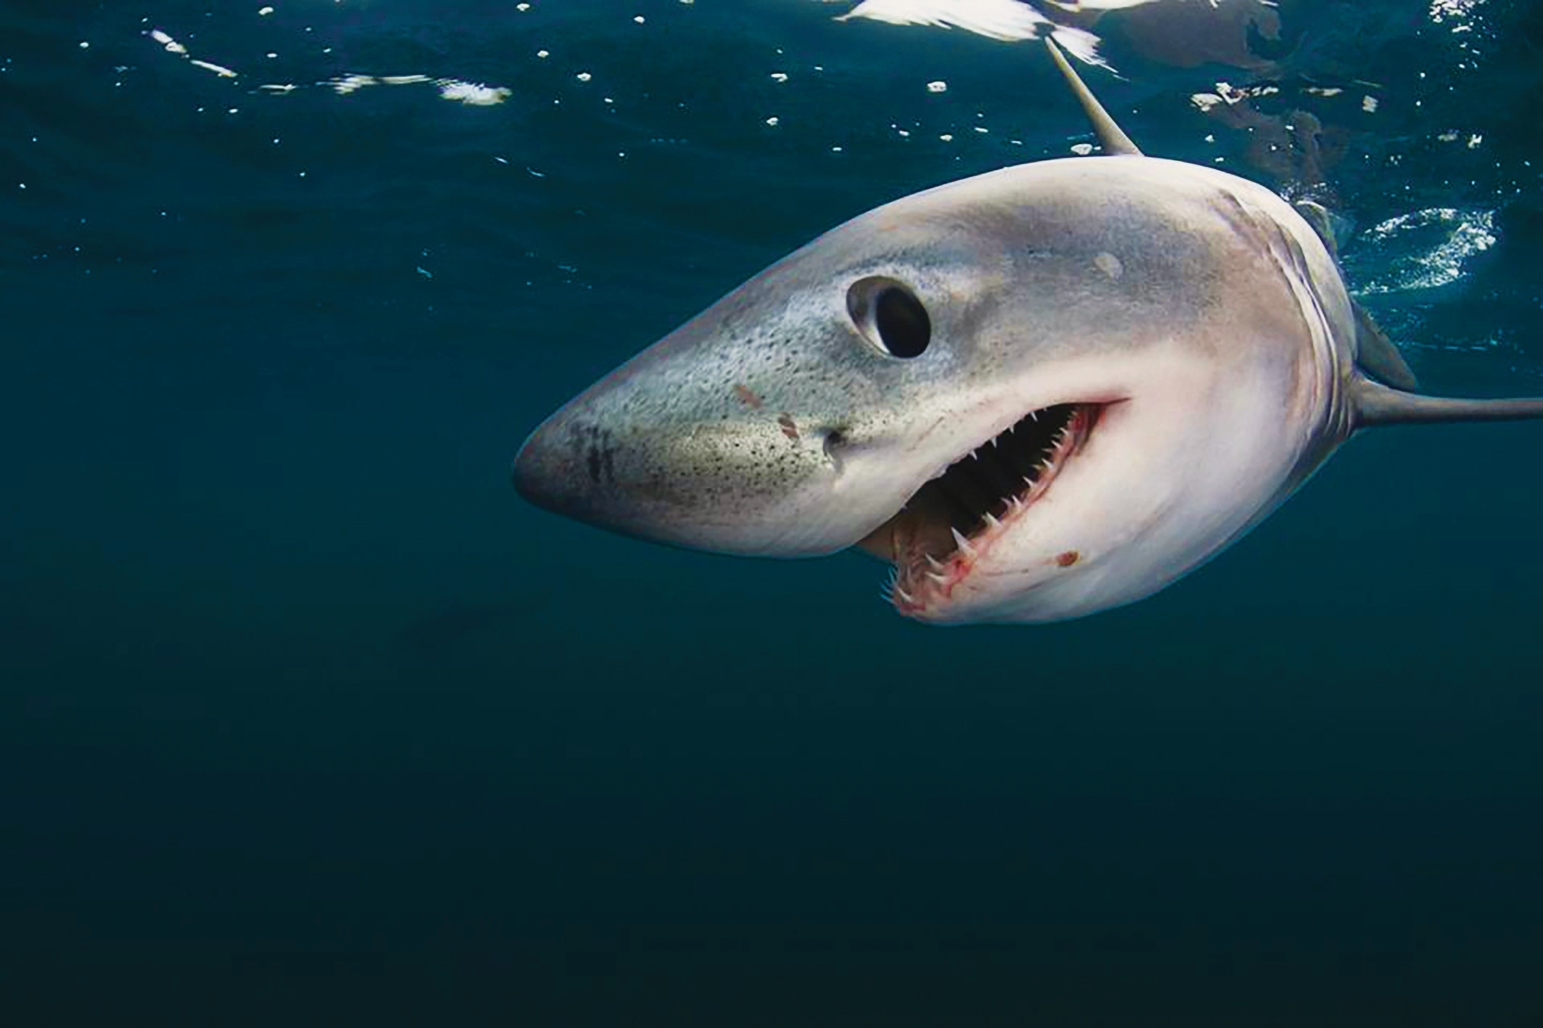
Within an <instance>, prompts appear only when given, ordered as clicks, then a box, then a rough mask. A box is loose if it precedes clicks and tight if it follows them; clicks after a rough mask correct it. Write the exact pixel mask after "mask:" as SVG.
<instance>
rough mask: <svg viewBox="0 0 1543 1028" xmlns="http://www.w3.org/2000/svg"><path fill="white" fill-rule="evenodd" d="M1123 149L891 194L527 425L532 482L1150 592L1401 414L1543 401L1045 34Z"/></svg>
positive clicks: (1075, 601)
mask: <svg viewBox="0 0 1543 1028" xmlns="http://www.w3.org/2000/svg"><path fill="white" fill-rule="evenodd" d="M1045 44H1046V46H1047V48H1048V50H1049V53H1050V55H1051V58H1052V59H1053V60H1054V62H1055V64H1056V66H1057V67H1058V68H1059V70H1060V73H1061V75H1062V76H1063V77H1064V78H1065V80H1066V82H1067V84H1068V86H1069V87H1070V89H1071V91H1072V93H1073V94H1074V96H1075V97H1076V99H1077V100H1078V102H1079V104H1080V105H1081V107H1082V109H1083V111H1084V113H1085V115H1086V117H1087V118H1088V119H1089V121H1090V122H1091V124H1092V127H1093V130H1094V133H1095V135H1096V137H1097V139H1098V141H1099V144H1100V150H1101V151H1102V152H1101V154H1098V155H1093V156H1081V157H1068V158H1054V159H1046V160H1040V161H1035V162H1031V163H1027V164H1021V165H1016V166H1012V167H1007V168H1002V169H999V170H995V171H991V172H987V173H985V174H981V175H976V176H973V177H969V178H964V179H960V180H957V181H953V182H950V183H947V184H944V185H940V186H937V187H934V188H930V189H926V190H924V191H921V192H917V193H914V194H912V195H909V196H906V197H903V198H901V199H898V200H895V201H893V202H890V203H886V204H884V205H882V206H880V207H877V208H875V209H873V210H871V211H869V212H867V213H865V214H862V215H859V216H858V217H855V218H853V219H852V220H850V221H848V222H846V223H845V224H842V225H840V226H838V227H836V228H834V229H831V230H830V231H828V232H826V233H825V234H824V235H821V236H820V237H819V238H817V239H815V240H814V241H813V242H810V243H809V244H807V245H806V246H804V247H802V248H801V249H798V250H796V251H795V252H793V253H791V254H789V255H788V256H787V257H785V258H783V259H782V260H780V261H778V262H776V263H775V264H773V265H771V266H770V267H769V268H767V269H765V270H764V271H762V272H761V273H759V274H757V275H756V276H754V277H753V278H751V279H749V280H748V281H746V282H745V283H744V284H743V285H741V286H740V287H738V288H737V289H735V290H733V291H732V292H730V293H729V294H728V295H727V296H725V297H723V298H722V299H721V300H719V301H718V302H716V303H714V304H713V305H711V306H710V307H708V308H707V309H706V310H704V311H702V312H701V313H699V314H698V315H696V316H695V317H693V318H691V319H690V320H689V321H687V322H686V323H685V324H683V325H682V326H681V327H680V328H678V329H676V330H675V331H674V332H672V333H670V334H669V335H667V336H666V337H665V338H663V339H661V340H659V341H658V342H656V343H654V344H653V345H652V346H650V347H648V348H647V349H645V350H643V351H642V352H641V353H639V354H637V355H636V356H635V357H633V358H632V359H631V360H629V361H627V362H626V363H624V364H622V365H621V366H620V367H619V368H617V369H616V370H615V371H613V372H612V373H610V374H609V375H607V376H605V377H604V378H602V379H601V380H600V381H598V382H596V383H595V384H593V385H591V386H590V387H589V388H588V389H585V390H584V391H583V392H582V393H580V394H579V395H577V396H576V397H574V398H573V399H572V400H570V401H569V402H568V403H566V404H564V405H563V406H561V407H560V408H559V409H558V410H557V411H556V412H555V413H553V414H552V415H551V416H550V417H548V418H547V419H546V420H545V421H543V422H542V423H540V424H539V425H538V426H537V427H536V428H535V429H534V431H532V432H531V434H530V436H529V437H528V438H527V439H526V440H525V442H524V443H523V445H522V446H521V447H520V448H519V450H518V452H517V454H516V456H515V458H514V461H513V466H512V472H511V473H512V479H513V484H514V487H515V489H516V490H517V492H518V493H519V495H520V496H522V497H523V498H524V499H525V500H527V501H529V502H530V503H533V504H535V505H537V506H539V507H542V508H545V509H547V510H549V511H552V512H556V513H558V514H561V515H565V516H567V517H570V518H574V519H577V520H579V521H581V522H585V523H587V524H589V525H592V526H596V527H599V528H603V529H607V530H610V531H613V532H618V533H622V534H624V535H628V536H632V537H635V538H639V539H643V540H648V541H652V542H657V543H663V544H668V545H673V546H677V547H685V548H690V549H696V550H707V551H712V552H717V553H723V554H733V555H740V556H755V557H770V558H803V557H817V556H823V555H827V554H832V553H836V552H838V551H843V550H848V549H852V548H857V549H860V550H862V551H865V552H867V553H870V554H872V555H874V556H876V557H878V558H879V559H881V560H883V561H885V562H887V563H888V564H890V565H891V569H890V575H889V580H888V584H887V586H886V587H885V596H886V598H887V601H888V602H889V603H891V604H892V605H893V607H894V609H895V610H896V611H897V612H898V613H899V614H901V615H904V616H906V617H909V618H912V619H915V620H917V621H920V622H925V623H929V624H939V625H958V624H971V623H1010V624H1029V623H1047V622H1056V621H1063V620H1067V619H1071V618H1077V617H1082V616H1086V615H1090V614H1095V613H1098V612H1100V611H1105V610H1109V609H1112V608H1116V607H1120V606H1123V605H1125V604H1129V603H1133V602H1135V601H1138V600H1141V599H1144V598H1146V597H1150V596H1152V595H1153V594H1154V593H1157V592H1159V591H1160V590H1162V589H1164V588H1166V587H1167V586H1170V585H1172V584H1173V583H1175V582H1177V581H1179V580H1180V579H1182V578H1184V577H1185V576H1186V575H1188V574H1190V573H1191V572H1193V571H1195V570H1196V569H1197V568H1200V567H1201V566H1203V565H1204V564H1205V563H1206V562H1208V561H1209V560H1211V559H1212V558H1214V557H1215V556H1217V555H1218V554H1219V553H1221V552H1223V551H1224V550H1226V549H1227V547H1229V546H1230V545H1232V544H1233V543H1235V542H1237V541H1238V540H1239V539H1240V538H1242V537H1243V536H1244V535H1245V534H1246V533H1247V532H1249V530H1250V529H1252V528H1254V527H1255V526H1256V525H1258V524H1259V523H1260V522H1261V521H1262V520H1263V519H1265V518H1266V517H1268V516H1269V515H1270V514H1271V513H1272V512H1274V511H1275V510H1277V509H1278V508H1279V507H1280V505H1281V504H1282V503H1284V502H1285V501H1286V500H1287V499H1288V498H1289V497H1290V496H1291V495H1292V494H1293V493H1294V492H1296V491H1297V490H1298V489H1299V488H1301V487H1302V485H1303V484H1304V483H1305V482H1307V481H1308V479H1309V478H1311V477H1312V475H1313V474H1314V472H1315V471H1317V470H1318V469H1319V468H1320V467H1322V466H1323V464H1324V463H1325V461H1327V460H1328V459H1329V458H1330V457H1331V456H1332V455H1333V454H1334V453H1335V452H1336V451H1337V450H1338V449H1339V448H1340V447H1341V446H1342V445H1344V444H1345V443H1346V442H1347V441H1349V440H1350V439H1352V438H1353V437H1354V436H1356V435H1357V434H1359V433H1361V432H1363V431H1367V430H1371V429H1376V428H1379V427H1382V426H1388V425H1401V424H1411V423H1441V422H1459V421H1489V420H1515V419H1525V418H1543V398H1530V399H1459V398H1449V397H1437V396H1429V395H1424V394H1422V393H1420V392H1418V388H1419V386H1418V382H1417V381H1416V378H1415V375H1414V374H1413V372H1412V371H1411V369H1410V368H1409V366H1408V364H1407V363H1406V362H1405V360H1404V359H1403V357H1402V356H1401V354H1400V352H1399V350H1398V348H1397V347H1396V346H1395V345H1394V344H1393V343H1392V342H1391V341H1390V340H1389V339H1388V337H1387V336H1386V335H1385V334H1384V333H1383V332H1382V331H1380V330H1379V328H1378V327H1377V325H1376V324H1375V322H1374V321H1373V319H1372V318H1371V317H1370V316H1369V315H1368V314H1367V312H1366V311H1365V310H1364V309H1362V308H1361V307H1360V305H1359V304H1358V303H1357V302H1356V301H1355V300H1354V299H1353V298H1352V297H1351V295H1350V292H1349V291H1348V289H1347V287H1346V284H1345V280H1344V278H1343V277H1342V274H1341V270H1340V266H1339V261H1338V254H1337V250H1336V247H1335V242H1334V236H1333V234H1332V232H1331V231H1330V225H1329V218H1328V213H1327V212H1326V211H1325V210H1324V209H1323V208H1322V207H1319V206H1317V205H1315V204H1313V203H1310V202H1301V203H1297V204H1293V203H1290V202H1288V201H1287V200H1286V199H1284V198H1283V197H1281V196H1280V195H1278V194H1277V193H1275V192H1274V191H1272V190H1270V189H1268V188H1266V187H1265V186H1263V185H1260V184H1258V183H1256V182H1253V181H1251V180H1249V179H1245V178H1242V177H1239V176H1236V175H1232V174H1230V173H1228V172H1225V171H1222V170H1221V169H1219V168H1216V167H1213V166H1203V165H1195V164H1189V163H1185V162H1181V161H1174V160H1168V159H1163V158H1159V157H1152V156H1147V155H1145V154H1143V153H1142V152H1141V151H1140V150H1139V149H1138V148H1137V146H1136V145H1135V144H1134V143H1133V142H1132V141H1131V139H1130V137H1129V136H1127V135H1126V134H1125V132H1124V131H1123V130H1122V129H1121V128H1120V127H1119V126H1118V125H1117V124H1116V123H1115V121H1114V119H1113V118H1111V117H1110V115H1109V114H1108V112H1107V111H1106V110H1105V109H1104V108H1103V106H1102V105H1101V104H1100V103H1099V101H1098V100H1097V99H1096V98H1095V97H1094V95H1093V94H1092V92H1091V91H1090V90H1089V89H1088V87H1087V86H1086V84H1085V83H1084V82H1083V81H1082V79H1081V78H1080V76H1079V75H1078V74H1077V72H1076V71H1075V70H1074V69H1073V68H1072V67H1071V65H1070V63H1069V62H1068V61H1067V59H1066V57H1065V55H1064V54H1063V53H1062V51H1061V49H1060V48H1059V47H1058V46H1057V45H1056V43H1055V42H1054V41H1053V40H1048V39H1047V40H1045Z"/></svg>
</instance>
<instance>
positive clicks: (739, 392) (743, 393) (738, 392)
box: [734, 382, 765, 410]
mask: <svg viewBox="0 0 1543 1028" xmlns="http://www.w3.org/2000/svg"><path fill="white" fill-rule="evenodd" d="M734 395H735V396H737V397H739V402H740V403H743V404H744V405H745V406H746V407H749V408H750V409H751V410H760V409H761V407H762V406H763V405H764V403H765V401H764V400H762V399H761V398H760V397H759V396H757V395H756V394H755V390H753V389H751V388H750V387H749V386H747V385H745V384H744V383H743V382H736V383H734Z"/></svg>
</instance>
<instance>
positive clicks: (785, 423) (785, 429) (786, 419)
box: [777, 411, 798, 439]
mask: <svg viewBox="0 0 1543 1028" xmlns="http://www.w3.org/2000/svg"><path fill="white" fill-rule="evenodd" d="M777 424H778V426H779V427H780V428H781V429H782V434H783V435H785V436H787V437H788V438H789V439H797V438H798V425H796V424H794V422H793V415H791V414H789V413H788V412H787V411H783V412H782V413H781V414H780V415H779V416H778V417H777Z"/></svg>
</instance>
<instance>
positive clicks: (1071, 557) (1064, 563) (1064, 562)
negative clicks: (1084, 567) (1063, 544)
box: [1055, 550, 1082, 568]
mask: <svg viewBox="0 0 1543 1028" xmlns="http://www.w3.org/2000/svg"><path fill="white" fill-rule="evenodd" d="M1081 559H1082V554H1080V553H1078V552H1077V551H1076V550H1067V551H1066V552H1065V553H1063V554H1061V555H1060V556H1059V557H1057V558H1056V559H1055V563H1056V566H1057V567H1062V568H1069V567H1071V566H1072V565H1073V564H1075V563H1077V562H1078V561H1079V560H1081Z"/></svg>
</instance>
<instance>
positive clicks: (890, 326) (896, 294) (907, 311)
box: [873, 287, 932, 357]
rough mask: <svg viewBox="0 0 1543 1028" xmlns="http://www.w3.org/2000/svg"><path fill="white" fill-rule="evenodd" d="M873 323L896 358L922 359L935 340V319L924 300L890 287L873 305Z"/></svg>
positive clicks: (887, 348) (881, 293)
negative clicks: (923, 353)
mask: <svg viewBox="0 0 1543 1028" xmlns="http://www.w3.org/2000/svg"><path fill="white" fill-rule="evenodd" d="M873 324H874V327H875V328H877V329H878V331H879V338H880V339H882V340H883V341H884V348H885V349H886V350H888V351H889V352H890V353H891V354H893V355H894V356H896V357H919V356H921V354H922V351H924V350H926V349H927V343H929V342H930V341H931V340H932V319H931V318H929V317H927V308H925V307H923V306H922V305H921V301H920V300H918V299H917V298H916V297H914V296H912V295H911V294H910V293H908V292H906V291H905V290H904V289H896V288H894V287H890V288H889V289H885V290H883V291H882V292H880V293H879V295H878V298H877V299H876V300H875V301H874V304H873Z"/></svg>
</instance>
